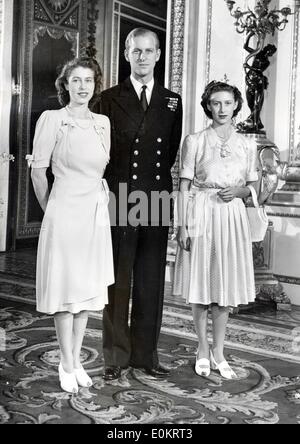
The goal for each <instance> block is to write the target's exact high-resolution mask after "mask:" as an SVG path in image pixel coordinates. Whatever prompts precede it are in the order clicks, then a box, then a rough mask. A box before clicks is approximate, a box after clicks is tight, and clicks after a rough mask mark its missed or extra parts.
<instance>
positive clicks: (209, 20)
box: [205, 0, 213, 84]
mask: <svg viewBox="0 0 300 444" xmlns="http://www.w3.org/2000/svg"><path fill="white" fill-rule="evenodd" d="M212 12H213V2H212V0H208V17H207V38H206V79H205V80H206V82H205V83H206V84H208V83H209V81H210V64H211V37H212V34H211V33H212Z"/></svg>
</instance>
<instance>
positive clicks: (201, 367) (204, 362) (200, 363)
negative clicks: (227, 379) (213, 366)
mask: <svg viewBox="0 0 300 444" xmlns="http://www.w3.org/2000/svg"><path fill="white" fill-rule="evenodd" d="M198 352H199V351H198V350H197V356H196V364H195V372H196V373H197V375H199V376H209V375H210V362H209V359H206V358H201V359H197V357H198Z"/></svg>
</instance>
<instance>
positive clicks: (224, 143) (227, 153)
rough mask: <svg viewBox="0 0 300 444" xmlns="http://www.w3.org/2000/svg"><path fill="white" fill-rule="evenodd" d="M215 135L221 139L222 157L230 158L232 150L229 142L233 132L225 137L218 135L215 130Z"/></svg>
mask: <svg viewBox="0 0 300 444" xmlns="http://www.w3.org/2000/svg"><path fill="white" fill-rule="evenodd" d="M215 133H216V135H217V137H218V139H219V142H220V146H219V149H220V156H221V157H222V158H223V159H224V158H225V157H229V156H231V150H230V148H229V146H228V143H227V142H228V140H229V139H230V137H231V134H232V131H230V132H229V133H228V134H226V135H225V136H221V135H220V134H218V133H217V131H216V130H215Z"/></svg>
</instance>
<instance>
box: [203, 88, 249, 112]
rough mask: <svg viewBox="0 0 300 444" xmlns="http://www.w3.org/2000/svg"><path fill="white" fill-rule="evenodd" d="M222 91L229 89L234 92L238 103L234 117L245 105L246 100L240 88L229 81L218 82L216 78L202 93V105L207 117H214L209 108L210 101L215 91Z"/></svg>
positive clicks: (228, 90)
mask: <svg viewBox="0 0 300 444" xmlns="http://www.w3.org/2000/svg"><path fill="white" fill-rule="evenodd" d="M220 91H227V92H230V93H232V95H233V97H234V100H235V102H237V104H238V106H237V108H236V110H235V111H234V113H233V117H235V116H237V115H238V113H239V112H240V110H241V109H242V105H243V101H244V100H243V98H242V94H241V92H240V90H239V89H238V88H237V87H236V86H231V85H229V84H228V83H224V82H216V81H215V80H213V81H212V82H210V83H209V84H208V85H207V87H206V88H205V90H204V93H203V95H202V101H201V105H202V107H203V109H204V112H205V114H206V115H207V117H209V118H210V119H212V113H211V111H210V110H209V109H208V105H209V103H210V98H211V96H212V95H213V94H214V93H216V92H220Z"/></svg>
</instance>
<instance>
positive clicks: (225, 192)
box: [217, 187, 245, 202]
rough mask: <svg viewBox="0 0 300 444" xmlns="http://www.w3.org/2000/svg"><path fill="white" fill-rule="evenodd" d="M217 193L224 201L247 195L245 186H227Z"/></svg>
mask: <svg viewBox="0 0 300 444" xmlns="http://www.w3.org/2000/svg"><path fill="white" fill-rule="evenodd" d="M217 195H218V196H219V198H220V199H222V200H223V202H231V201H232V200H233V199H235V198H236V197H238V198H241V199H243V198H244V197H245V187H227V188H223V189H222V190H220V191H218V193H217Z"/></svg>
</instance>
